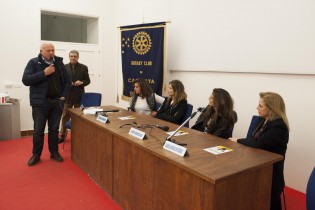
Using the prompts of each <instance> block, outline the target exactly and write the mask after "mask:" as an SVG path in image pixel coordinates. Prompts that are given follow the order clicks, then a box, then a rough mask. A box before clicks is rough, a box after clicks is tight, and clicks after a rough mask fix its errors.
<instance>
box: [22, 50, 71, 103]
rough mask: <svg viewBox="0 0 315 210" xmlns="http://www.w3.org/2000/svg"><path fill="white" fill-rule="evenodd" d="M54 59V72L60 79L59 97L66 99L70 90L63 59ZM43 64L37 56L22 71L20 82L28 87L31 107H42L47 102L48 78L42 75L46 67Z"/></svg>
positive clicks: (40, 57)
mask: <svg viewBox="0 0 315 210" xmlns="http://www.w3.org/2000/svg"><path fill="white" fill-rule="evenodd" d="M54 59H55V62H54V65H55V67H56V71H59V74H60V77H61V85H62V94H61V96H60V97H65V98H67V96H68V94H69V92H70V88H71V80H70V76H69V74H68V72H67V70H66V69H65V65H64V64H63V62H62V60H63V58H61V57H57V56H55V57H54ZM44 62H45V61H44V60H43V59H42V56H41V54H39V55H38V57H35V58H32V59H31V60H29V62H28V63H27V65H26V67H25V69H24V73H23V77H22V82H23V84H24V85H25V86H30V105H31V106H44V105H45V104H46V102H47V101H46V100H47V98H46V95H47V90H48V78H47V77H46V76H45V73H44V70H45V66H46V65H45V64H44Z"/></svg>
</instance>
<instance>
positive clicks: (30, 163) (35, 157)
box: [27, 154, 40, 166]
mask: <svg viewBox="0 0 315 210" xmlns="http://www.w3.org/2000/svg"><path fill="white" fill-rule="evenodd" d="M39 160H40V157H39V156H38V155H35V154H33V156H32V157H31V159H29V161H28V162H27V165H28V166H33V165H35V164H36V163H38V161H39Z"/></svg>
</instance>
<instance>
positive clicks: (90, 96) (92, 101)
mask: <svg viewBox="0 0 315 210" xmlns="http://www.w3.org/2000/svg"><path fill="white" fill-rule="evenodd" d="M101 102H102V94H100V93H91V92H90V93H83V94H82V97H81V106H83V107H91V106H100V105H101ZM65 126H66V132H65V138H64V141H63V145H62V151H63V150H64V148H65V142H66V139H67V134H68V131H69V130H71V120H69V121H67V122H66V123H65Z"/></svg>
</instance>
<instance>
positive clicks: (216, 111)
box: [192, 88, 237, 139]
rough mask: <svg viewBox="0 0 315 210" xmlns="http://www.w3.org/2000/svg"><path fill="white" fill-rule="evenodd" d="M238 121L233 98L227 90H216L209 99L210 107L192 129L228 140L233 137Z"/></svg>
mask: <svg viewBox="0 0 315 210" xmlns="http://www.w3.org/2000/svg"><path fill="white" fill-rule="evenodd" d="M236 121H237V115H236V112H235V111H234V110H233V99H232V97H231V96H230V94H229V93H228V92H227V91H226V90H224V89H221V88H215V89H213V91H212V94H211V95H210V97H209V104H208V106H207V107H206V108H205V109H204V110H203V112H202V113H201V115H200V116H199V118H198V119H197V121H196V124H195V125H194V126H192V129H195V130H199V131H202V132H205V133H209V134H212V135H214V136H218V137H222V138H225V139H228V138H229V137H231V136H232V132H233V128H234V124H235V123H236Z"/></svg>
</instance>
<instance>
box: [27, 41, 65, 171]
mask: <svg viewBox="0 0 315 210" xmlns="http://www.w3.org/2000/svg"><path fill="white" fill-rule="evenodd" d="M62 60H63V58H61V57H57V56H55V47H54V45H53V44H51V43H46V42H45V43H43V44H41V46H40V53H39V55H38V56H37V57H35V58H32V59H31V60H29V62H28V63H27V65H26V67H25V70H24V73H23V78H22V82H23V84H24V85H25V86H30V95H29V97H30V105H31V106H32V117H33V121H34V134H33V151H32V153H33V155H32V157H31V159H30V160H29V161H28V165H29V166H33V165H35V164H36V163H38V161H39V160H40V156H41V154H42V150H43V145H44V132H45V126H46V122H48V146H49V152H50V158H51V159H54V160H56V161H57V162H62V161H63V158H62V157H61V155H60V154H59V152H58V130H59V123H60V118H61V114H62V111H63V107H64V101H65V100H66V98H67V96H68V94H69V92H70V86H71V80H70V76H69V74H68V72H67V71H66V68H65V66H64V64H63V61H62Z"/></svg>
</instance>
